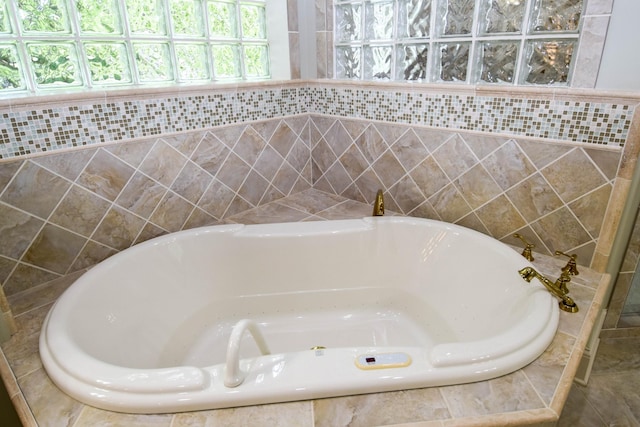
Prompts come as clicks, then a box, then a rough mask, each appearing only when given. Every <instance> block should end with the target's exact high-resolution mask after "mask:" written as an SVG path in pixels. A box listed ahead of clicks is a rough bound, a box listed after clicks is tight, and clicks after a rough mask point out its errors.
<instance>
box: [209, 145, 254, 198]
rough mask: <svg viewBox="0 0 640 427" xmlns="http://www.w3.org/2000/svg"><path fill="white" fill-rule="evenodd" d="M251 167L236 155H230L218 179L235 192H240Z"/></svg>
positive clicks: (219, 172)
mask: <svg viewBox="0 0 640 427" xmlns="http://www.w3.org/2000/svg"><path fill="white" fill-rule="evenodd" d="M250 169H251V167H250V166H249V165H247V164H246V163H245V162H244V161H243V160H242V159H241V158H240V157H238V156H237V155H236V154H235V153H230V154H229V157H227V160H226V161H225V162H224V165H222V167H221V168H220V170H219V171H218V174H217V175H216V178H217V179H219V180H220V181H221V182H222V183H224V184H225V185H226V186H227V187H229V188H230V189H231V190H233V191H238V189H239V188H240V185H242V183H243V182H244V179H245V178H246V176H247V175H248V174H249V170H250Z"/></svg>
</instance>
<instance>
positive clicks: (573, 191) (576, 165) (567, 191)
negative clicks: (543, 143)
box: [541, 149, 606, 203]
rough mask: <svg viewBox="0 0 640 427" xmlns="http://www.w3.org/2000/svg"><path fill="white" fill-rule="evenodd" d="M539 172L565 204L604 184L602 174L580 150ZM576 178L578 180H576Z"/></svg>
mask: <svg viewBox="0 0 640 427" xmlns="http://www.w3.org/2000/svg"><path fill="white" fill-rule="evenodd" d="M541 172H542V174H543V175H544V177H545V178H546V179H547V181H549V183H550V184H551V186H552V187H553V188H554V189H555V190H556V191H557V192H558V194H559V195H560V197H561V198H562V200H564V201H565V202H567V203H568V202H571V201H572V200H574V199H576V198H577V197H579V196H581V195H582V194H585V193H587V192H589V191H591V190H594V189H595V188H598V187H599V186H601V185H602V184H604V183H605V182H606V180H605V178H604V176H602V173H601V172H600V171H599V170H598V169H597V168H596V167H595V166H594V165H593V163H592V162H591V161H590V160H589V157H588V156H587V155H586V154H585V153H584V152H583V151H582V150H580V149H575V150H573V151H571V152H570V153H568V154H566V155H564V156H562V157H561V158H559V159H558V160H557V161H555V162H553V163H552V164H550V165H549V166H547V167H546V168H544V169H542V171H541ZM578 176H579V177H580V179H578V180H576V179H575V177H578Z"/></svg>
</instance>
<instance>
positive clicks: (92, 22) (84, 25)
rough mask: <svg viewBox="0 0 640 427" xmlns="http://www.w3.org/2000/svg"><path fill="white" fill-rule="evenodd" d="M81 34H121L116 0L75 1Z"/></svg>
mask: <svg viewBox="0 0 640 427" xmlns="http://www.w3.org/2000/svg"><path fill="white" fill-rule="evenodd" d="M76 9H77V10H78V17H79V19H80V30H81V31H82V32H83V33H98V34H121V33H122V29H121V25H120V22H121V19H120V11H119V9H118V4H117V3H116V0H107V1H100V2H97V1H94V0H76Z"/></svg>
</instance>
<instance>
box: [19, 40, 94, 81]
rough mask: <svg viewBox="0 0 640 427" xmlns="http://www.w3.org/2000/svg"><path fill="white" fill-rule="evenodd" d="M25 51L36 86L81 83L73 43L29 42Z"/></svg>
mask: <svg viewBox="0 0 640 427" xmlns="http://www.w3.org/2000/svg"><path fill="white" fill-rule="evenodd" d="M27 51H28V54H29V58H31V66H32V67H33V70H34V72H35V76H36V84H37V85H38V86H40V87H43V86H44V87H47V86H65V85H66V86H79V85H82V77H80V72H79V70H78V61H77V56H76V46H75V45H74V44H73V43H60V44H51V43H46V44H39V43H30V44H28V45H27Z"/></svg>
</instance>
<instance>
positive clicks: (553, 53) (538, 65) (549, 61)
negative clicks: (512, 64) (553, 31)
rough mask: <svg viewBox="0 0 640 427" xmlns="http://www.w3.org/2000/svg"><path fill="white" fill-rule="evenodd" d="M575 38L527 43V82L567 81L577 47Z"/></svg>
mask: <svg viewBox="0 0 640 427" xmlns="http://www.w3.org/2000/svg"><path fill="white" fill-rule="evenodd" d="M575 43H576V42H575V41H573V40H536V41H533V42H528V43H527V57H528V58H529V61H528V62H527V74H526V77H525V82H526V83H531V84H554V83H566V82H567V80H568V78H569V69H570V68H571V60H572V57H573V50H574V47H575Z"/></svg>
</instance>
